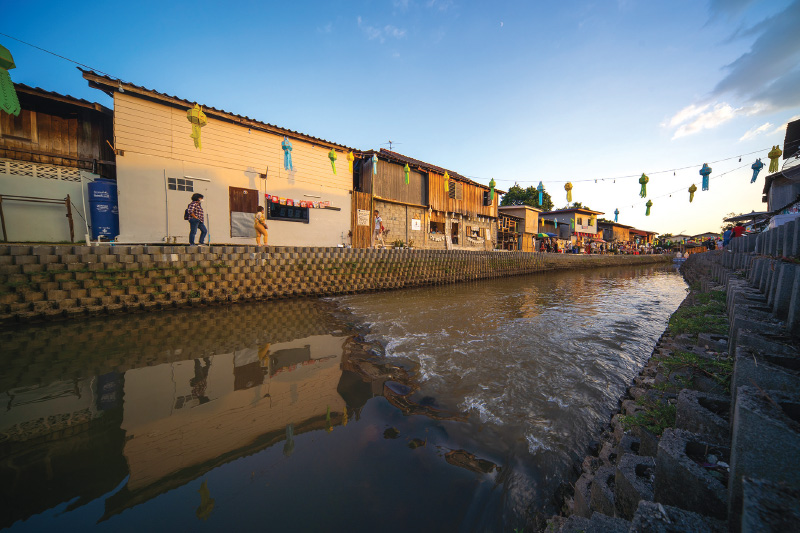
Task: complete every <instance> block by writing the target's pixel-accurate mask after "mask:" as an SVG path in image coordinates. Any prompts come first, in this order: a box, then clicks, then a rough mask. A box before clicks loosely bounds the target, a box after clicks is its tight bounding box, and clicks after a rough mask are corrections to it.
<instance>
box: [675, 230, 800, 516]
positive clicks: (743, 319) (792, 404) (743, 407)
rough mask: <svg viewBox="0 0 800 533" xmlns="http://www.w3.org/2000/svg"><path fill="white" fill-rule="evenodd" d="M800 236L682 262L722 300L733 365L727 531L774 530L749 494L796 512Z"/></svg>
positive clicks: (752, 239)
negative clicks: (770, 492)
mask: <svg viewBox="0 0 800 533" xmlns="http://www.w3.org/2000/svg"><path fill="white" fill-rule="evenodd" d="M799 233H800V222H799V221H793V222H789V223H787V224H784V225H782V226H779V227H777V228H774V229H771V230H768V231H766V232H763V233H761V234H758V235H749V236H745V237H739V238H736V239H733V240H732V241H731V243H730V245H729V246H728V247H727V248H726V249H724V250H721V251H716V252H708V253H703V254H697V255H693V256H691V257H690V258H689V259H687V264H689V262H690V261H691V262H693V263H694V265H693V267H694V268H699V269H702V270H705V271H706V272H707V273H708V274H710V275H711V277H712V279H713V281H715V282H717V283H718V284H719V285H722V286H723V287H724V288H725V289H726V293H727V312H728V318H729V321H730V329H729V332H728V353H729V354H730V355H731V357H733V359H734V370H733V376H732V380H731V403H730V412H729V413H728V418H729V419H730V434H729V437H728V438H729V443H730V473H729V476H728V483H727V493H728V494H727V507H728V508H727V519H728V524H729V527H730V529H731V530H732V531H751V530H753V531H754V530H755V529H752V526H753V524H758V527H759V528H760V529H758V530H760V531H773V529H769V528H767V529H764V528H765V527H767V526H768V525H769V524H768V523H767V522H765V521H764V518H763V516H761V514H763V513H762V511H763V509H761V508H760V507H759V505H760V504H759V503H758V502H759V497H760V494H756V493H754V492H753V491H756V492H758V490H762V489H761V488H759V487H762V486H767V487H773V486H778V487H781V488H782V491H781V492H782V493H783V500H785V502H788V503H787V505H789V506H790V507H794V508H795V509H796V508H798V507H800V499H798V498H797V494H800V492H798V491H800V481H799V479H800V478H798V472H797V468H796V466H797V464H798V463H797V454H798V453H800V452H798V450H800V349H798V345H799V343H798V339H799V338H800V265H798V261H799V260H800V250H798V246H800V239H798V235H799ZM754 487H756V488H754ZM748 490H749V491H750V493H748V492H747V491H748ZM763 490H767V489H763ZM792 495H794V496H792ZM784 511H785V512H793V509H791V508H787V509H784ZM795 514H796V513H795ZM758 516H761V518H754V517H758ZM754 520H755V522H754Z"/></svg>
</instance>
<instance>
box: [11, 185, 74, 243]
mask: <svg viewBox="0 0 800 533" xmlns="http://www.w3.org/2000/svg"><path fill="white" fill-rule="evenodd" d="M4 200H5V201H10V202H30V203H37V204H64V205H65V206H66V208H67V214H66V215H64V216H66V217H67V220H68V221H69V240H70V242H75V226H74V223H73V220H72V203H71V202H70V198H69V195H67V197H66V198H43V197H39V196H19V195H16V194H0V225H2V227H3V242H8V234H7V233H6V217H5V215H4V213H3V201H4Z"/></svg>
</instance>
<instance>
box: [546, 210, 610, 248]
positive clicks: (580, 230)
mask: <svg viewBox="0 0 800 533" xmlns="http://www.w3.org/2000/svg"><path fill="white" fill-rule="evenodd" d="M603 214H605V213H603V212H602V211H592V210H591V209H584V208H573V209H558V210H556V211H546V212H544V213H542V214H541V215H540V217H539V219H540V220H541V219H545V220H553V221H554V222H557V223H558V226H559V228H560V227H561V225H562V224H566V225H567V227H569V228H570V229H571V230H572V236H573V237H575V239H574V242H575V244H577V245H578V246H581V245H582V244H583V243H584V242H585V241H589V240H591V239H596V238H602V235H598V231H597V215H603ZM560 236H561V235H560V233H559V237H560Z"/></svg>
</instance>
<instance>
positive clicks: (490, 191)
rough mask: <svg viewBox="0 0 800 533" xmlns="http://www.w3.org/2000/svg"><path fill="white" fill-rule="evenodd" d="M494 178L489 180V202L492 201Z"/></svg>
mask: <svg viewBox="0 0 800 533" xmlns="http://www.w3.org/2000/svg"><path fill="white" fill-rule="evenodd" d="M495 185H496V184H495V182H494V178H492V179H490V180H489V201H490V202H493V201H494V186H495Z"/></svg>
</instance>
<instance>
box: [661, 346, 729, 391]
mask: <svg viewBox="0 0 800 533" xmlns="http://www.w3.org/2000/svg"><path fill="white" fill-rule="evenodd" d="M660 362H661V364H662V365H664V367H665V368H666V369H667V370H669V372H670V373H672V372H674V371H675V370H683V369H690V370H692V371H694V372H698V373H700V374H704V375H706V376H708V377H710V378H711V379H713V380H714V381H716V382H717V383H718V384H719V385H720V387H721V388H722V389H724V391H725V392H726V393H730V389H731V376H732V375H733V361H731V359H730V358H727V357H725V358H718V359H714V358H708V357H702V356H700V355H697V354H695V353H692V352H685V351H676V352H675V353H673V354H672V355H670V356H668V357H664V358H663V359H661V360H660Z"/></svg>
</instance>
